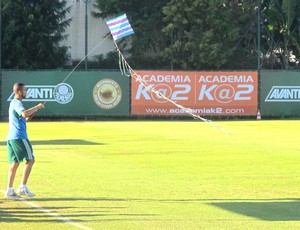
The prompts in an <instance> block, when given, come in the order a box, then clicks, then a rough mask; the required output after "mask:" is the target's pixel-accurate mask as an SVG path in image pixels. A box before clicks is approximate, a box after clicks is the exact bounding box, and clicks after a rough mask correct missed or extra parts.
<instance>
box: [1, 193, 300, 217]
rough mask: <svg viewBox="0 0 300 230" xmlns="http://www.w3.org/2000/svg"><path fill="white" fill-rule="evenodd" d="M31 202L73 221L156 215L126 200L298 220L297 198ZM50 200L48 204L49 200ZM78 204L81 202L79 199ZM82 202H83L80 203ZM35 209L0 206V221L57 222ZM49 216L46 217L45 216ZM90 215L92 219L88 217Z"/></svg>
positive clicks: (62, 199) (123, 199)
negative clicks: (135, 208)
mask: <svg viewBox="0 0 300 230" xmlns="http://www.w3.org/2000/svg"><path fill="white" fill-rule="evenodd" d="M30 200H31V201H32V202H39V203H42V204H44V205H45V206H43V207H44V208H45V209H47V210H50V211H51V212H55V213H56V212H58V213H59V212H60V210H61V209H62V210H64V212H65V211H66V210H67V209H69V211H68V212H67V213H68V214H67V215H64V216H65V217H67V218H70V219H74V220H75V221H76V222H85V221H128V220H130V221H144V220H149V218H150V219H152V218H153V217H157V216H159V215H158V214H153V213H128V211H129V209H128V207H127V205H128V202H146V203H147V202H158V203H172V204H180V205H182V204H184V203H186V204H191V203H192V204H195V205H198V204H200V205H209V206H213V207H217V208H219V209H221V210H226V211H229V212H233V213H236V214H239V215H243V216H247V217H252V218H257V219H260V220H264V221H300V211H299V210H300V198H278V199H143V198H111V197H99V198H97V197H91V198H83V197H64V198H32V199H30ZM53 201H54V202H68V201H71V202H72V201H74V202H75V203H73V202H72V204H73V206H66V207H64V206H62V205H58V206H55V207H54V206H48V205H49V204H51V202H53ZM78 201H88V202H89V201H90V202H93V203H94V202H99V205H100V206H94V205H91V206H89V205H85V206H84V207H83V206H78V207H76V205H75V206H74V204H76V203H77V202H78ZM101 201H102V202H115V203H114V204H113V205H112V206H110V205H109V206H107V207H105V206H104V205H103V204H104V203H101ZM43 202H44V203H43ZM48 202H50V203H48ZM79 203H80V202H79ZM81 204H82V203H81ZM36 212H37V210H33V209H32V208H30V207H28V208H23V209H20V208H17V207H15V208H14V209H12V208H1V205H0V222H1V221H3V222H10V221H11V222H25V221H33V222H37V221H42V222H43V221H44V222H47V221H48V222H49V221H51V222H60V221H59V220H53V219H51V218H49V216H48V215H45V213H41V214H39V217H38V218H34V219H33V218H32V219H31V218H30V216H32V215H34V213H36ZM47 217H48V218H47ZM89 217H91V218H92V217H93V218H92V219H93V220H89Z"/></svg>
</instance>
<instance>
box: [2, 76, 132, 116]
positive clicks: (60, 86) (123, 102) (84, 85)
mask: <svg viewBox="0 0 300 230" xmlns="http://www.w3.org/2000/svg"><path fill="white" fill-rule="evenodd" d="M2 74H3V79H2V83H3V84H2V108H1V112H2V115H4V116H6V115H7V114H8V106H9V102H10V101H11V100H12V99H13V97H14V94H13V91H12V88H13V85H14V83H15V82H22V83H24V84H25V85H26V89H27V97H26V98H25V99H23V104H24V106H25V108H30V107H31V106H34V105H36V104H37V103H45V107H46V109H44V110H41V111H39V112H38V115H47V116H48V115H49V116H51V115H65V116H72V115H109V116H110V115H126V116H128V115H130V106H129V99H130V96H129V78H128V77H124V76H122V75H121V74H120V73H119V72H109V71H107V72H104V71H93V72H92V71H76V72H73V73H72V75H70V77H68V78H67V79H66V76H68V74H69V71H3V73H2Z"/></svg>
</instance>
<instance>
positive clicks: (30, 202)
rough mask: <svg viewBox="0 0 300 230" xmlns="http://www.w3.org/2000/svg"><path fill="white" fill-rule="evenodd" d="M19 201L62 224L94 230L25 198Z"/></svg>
mask: <svg viewBox="0 0 300 230" xmlns="http://www.w3.org/2000/svg"><path fill="white" fill-rule="evenodd" d="M0 192H2V193H3V194H5V191H3V190H0ZM19 201H22V202H23V203H25V204H27V205H29V206H31V207H33V208H35V209H37V210H39V211H41V212H44V213H47V214H48V215H49V216H52V217H54V218H56V219H57V220H61V221H62V222H65V223H68V224H70V225H73V226H75V227H77V228H79V229H84V230H92V229H91V228H89V227H86V226H84V225H82V224H79V223H76V222H75V221H73V220H70V219H68V218H66V217H63V216H61V215H59V214H57V213H55V212H52V211H50V210H48V209H46V208H43V207H41V206H39V205H37V204H35V203H34V202H32V201H27V200H25V199H23V198H21V199H19Z"/></svg>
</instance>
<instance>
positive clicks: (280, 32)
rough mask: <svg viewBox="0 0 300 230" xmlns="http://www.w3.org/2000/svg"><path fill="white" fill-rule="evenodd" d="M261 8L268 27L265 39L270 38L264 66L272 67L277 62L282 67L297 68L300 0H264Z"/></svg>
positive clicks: (299, 47)
mask: <svg viewBox="0 0 300 230" xmlns="http://www.w3.org/2000/svg"><path fill="white" fill-rule="evenodd" d="M262 8H263V9H264V10H263V18H264V19H265V21H266V22H267V28H268V30H267V34H266V39H269V40H270V41H269V44H268V47H266V48H267V50H266V52H265V56H264V59H263V60H264V62H265V63H264V64H265V66H266V67H269V68H272V67H274V63H275V64H276V63H277V65H278V67H279V68H282V69H290V68H299V65H300V42H299V41H300V0H273V1H264V3H263V7H262ZM269 63H270V64H269ZM268 64H269V65H268Z"/></svg>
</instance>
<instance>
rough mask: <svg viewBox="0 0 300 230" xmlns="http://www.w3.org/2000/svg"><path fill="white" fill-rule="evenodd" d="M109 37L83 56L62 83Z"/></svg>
mask: <svg viewBox="0 0 300 230" xmlns="http://www.w3.org/2000/svg"><path fill="white" fill-rule="evenodd" d="M109 36H110V34H108V35H107V36H106V37H105V38H104V39H103V40H102V41H101V42H99V43H98V45H96V46H95V47H94V48H93V49H92V50H91V51H90V52H88V54H87V55H85V56H84V57H83V58H82V59H81V60H80V61H79V62H78V64H77V65H76V66H75V67H74V68H73V69H72V71H71V72H70V73H69V74H68V76H67V77H66V78H65V79H64V80H63V81H62V83H64V82H65V81H66V80H67V79H68V78H69V77H70V75H71V74H72V73H73V72H74V71H75V70H76V69H77V67H78V66H79V65H80V64H81V63H82V62H83V61H84V60H85V59H86V58H87V57H88V56H89V55H90V54H91V53H92V52H93V51H94V50H95V49H96V48H97V47H98V46H100V45H101V44H102V43H103V42H104V41H105V40H106V39H107V38H108V37H109Z"/></svg>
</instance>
